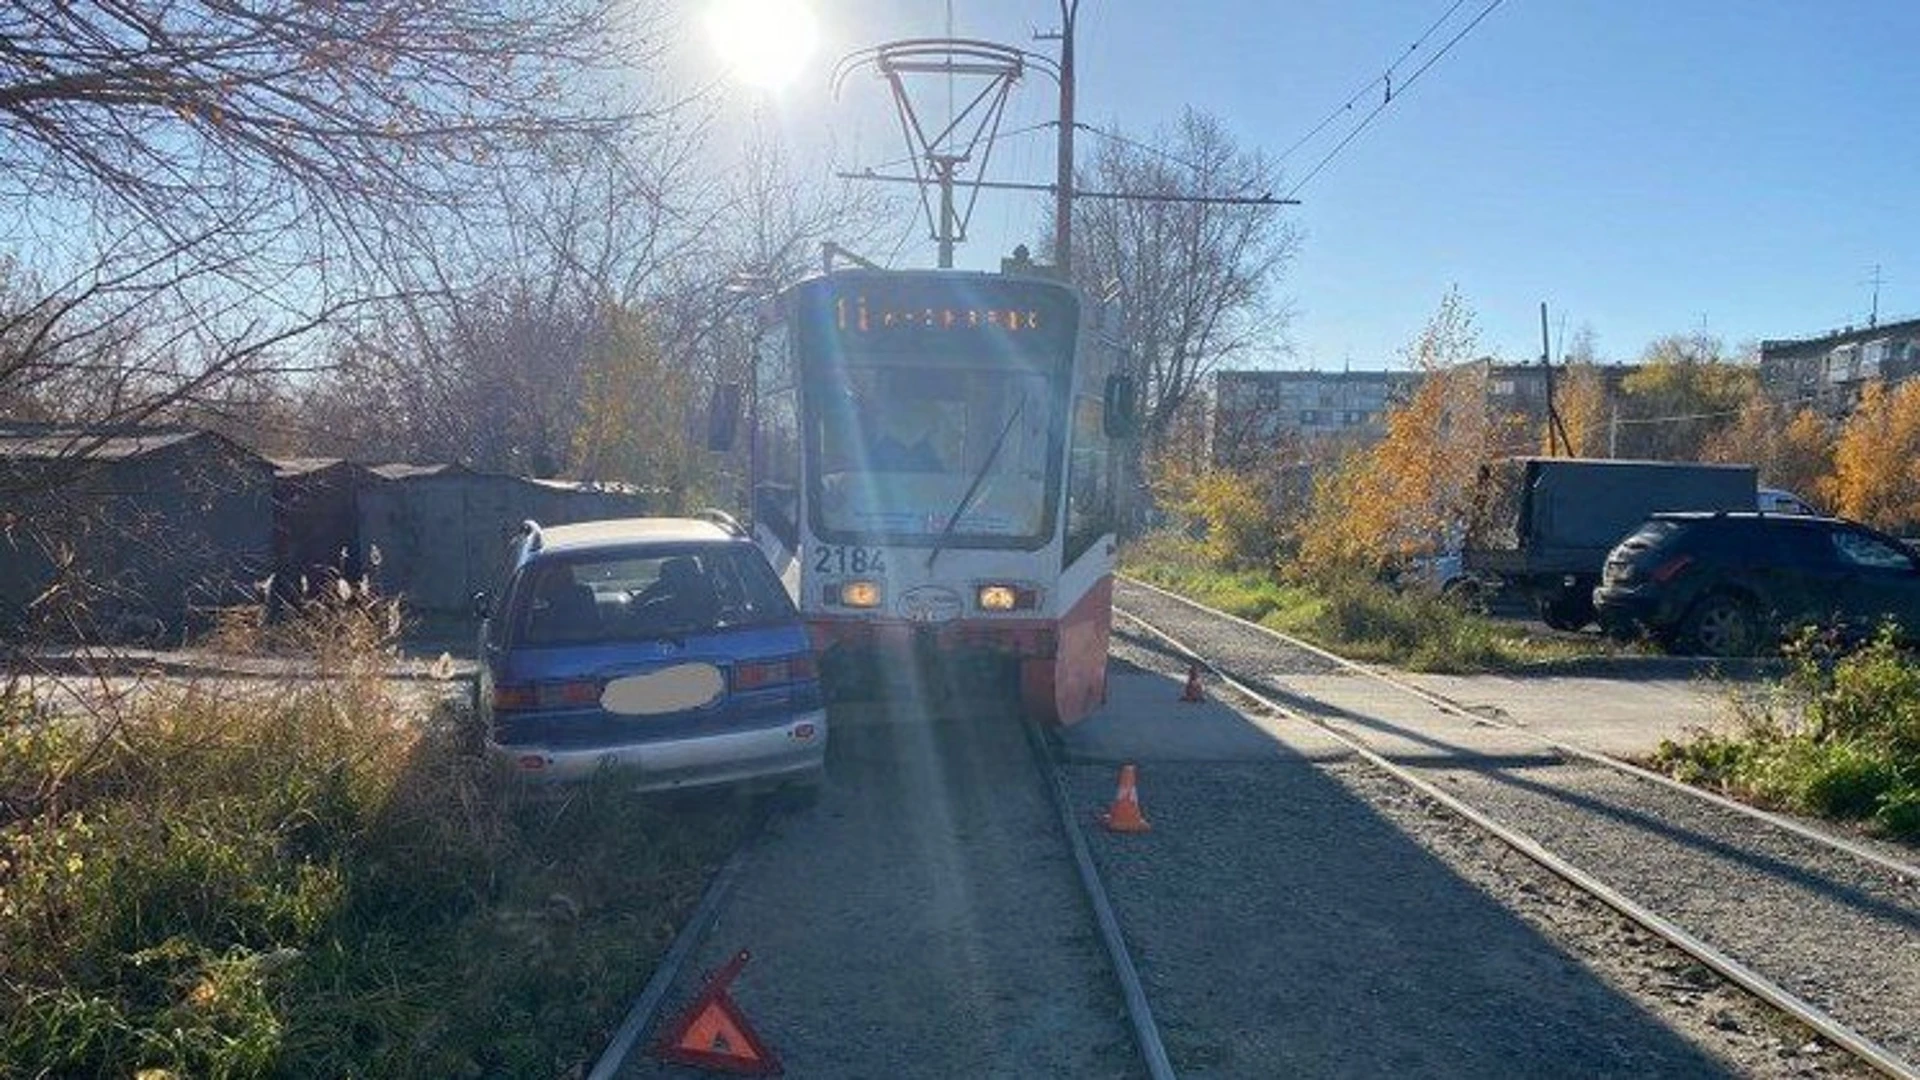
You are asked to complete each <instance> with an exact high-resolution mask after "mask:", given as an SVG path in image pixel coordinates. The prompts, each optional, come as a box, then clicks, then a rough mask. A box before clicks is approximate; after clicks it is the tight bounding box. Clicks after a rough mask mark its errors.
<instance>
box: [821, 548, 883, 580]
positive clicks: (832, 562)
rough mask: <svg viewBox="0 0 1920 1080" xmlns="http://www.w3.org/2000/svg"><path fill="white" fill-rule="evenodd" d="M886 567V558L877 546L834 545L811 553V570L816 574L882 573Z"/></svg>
mask: <svg viewBox="0 0 1920 1080" xmlns="http://www.w3.org/2000/svg"><path fill="white" fill-rule="evenodd" d="M886 569H887V564H886V560H885V558H884V557H883V556H882V553H881V549H879V548H864V547H841V546H838V545H835V546H830V547H822V548H818V549H816V550H815V551H814V553H813V570H814V572H815V573H817V574H882V573H885V572H886Z"/></svg>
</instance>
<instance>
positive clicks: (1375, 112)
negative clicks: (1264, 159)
mask: <svg viewBox="0 0 1920 1080" xmlns="http://www.w3.org/2000/svg"><path fill="white" fill-rule="evenodd" d="M1503 2H1505V0H1491V2H1490V3H1488V4H1487V6H1486V7H1484V8H1481V9H1480V13H1479V14H1478V15H1475V16H1474V17H1473V20H1472V21H1471V22H1469V23H1467V25H1465V26H1463V27H1461V28H1460V31H1459V32H1458V33H1456V34H1454V35H1453V36H1452V37H1450V38H1448V39H1447V43H1446V44H1445V45H1442V46H1440V50H1439V51H1438V52H1436V53H1434V54H1433V55H1432V56H1430V57H1428V58H1427V60H1426V62H1425V63H1423V64H1421V65H1420V66H1419V67H1417V68H1415V69H1413V74H1411V75H1408V76H1407V78H1406V81H1405V82H1403V83H1401V84H1400V89H1399V90H1398V91H1397V92H1394V91H1392V90H1391V84H1390V83H1389V92H1388V93H1386V94H1384V95H1382V97H1381V99H1380V104H1378V105H1375V106H1374V107H1373V109H1372V111H1370V112H1368V113H1367V115H1366V116H1364V117H1362V118H1361V120H1360V123H1359V124H1358V125H1356V126H1355V127H1354V129H1353V130H1352V131H1349V132H1347V135H1346V137H1345V138H1343V139H1341V140H1340V141H1339V142H1338V143H1336V144H1335V145H1334V147H1333V149H1332V150H1329V151H1327V155H1326V156H1325V157H1323V158H1321V159H1320V160H1319V161H1318V162H1317V163H1315V165H1314V166H1313V168H1311V169H1309V170H1307V174H1306V175H1305V176H1302V177H1301V178H1300V180H1299V182H1298V183H1295V184H1294V185H1293V187H1292V188H1291V189H1290V190H1289V191H1288V192H1287V197H1288V198H1293V197H1294V196H1296V195H1298V194H1299V193H1300V189H1301V188H1303V187H1306V186H1307V182H1308V181H1310V180H1312V179H1313V178H1314V177H1316V176H1318V175H1320V172H1321V170H1323V169H1325V168H1326V167H1327V166H1328V165H1329V164H1330V163H1332V161H1333V159H1334V158H1336V157H1339V156H1340V152H1341V151H1342V150H1345V149H1346V148H1347V147H1348V146H1349V145H1351V144H1352V143H1353V140H1355V139H1357V138H1359V137H1360V133H1361V132H1363V131H1365V130H1367V128H1368V127H1370V126H1372V124H1373V122H1374V120H1375V119H1377V118H1378V117H1379V115H1380V114H1381V113H1383V112H1385V111H1386V110H1387V106H1389V105H1391V104H1393V103H1394V102H1395V101H1397V100H1399V99H1400V98H1402V97H1404V96H1406V92H1407V91H1408V90H1410V89H1412V87H1413V84H1414V83H1416V82H1419V81H1420V76H1422V75H1424V74H1426V73H1427V71H1428V69H1430V68H1432V67H1433V65H1435V64H1437V63H1439V62H1440V58H1441V57H1443V56H1445V55H1447V53H1449V52H1451V51H1453V47H1454V46H1455V45H1458V44H1460V40H1461V39H1462V38H1464V37H1466V36H1467V35H1468V34H1470V33H1472V32H1473V29H1474V27H1476V26H1479V25H1480V24H1481V23H1482V22H1484V21H1485V20H1486V17H1487V16H1489V15H1491V14H1493V12H1494V9H1495V8H1498V7H1499V6H1500V5H1501V4H1502V3H1503ZM1456 6H1457V5H1456ZM1382 78H1385V76H1383V77H1382Z"/></svg>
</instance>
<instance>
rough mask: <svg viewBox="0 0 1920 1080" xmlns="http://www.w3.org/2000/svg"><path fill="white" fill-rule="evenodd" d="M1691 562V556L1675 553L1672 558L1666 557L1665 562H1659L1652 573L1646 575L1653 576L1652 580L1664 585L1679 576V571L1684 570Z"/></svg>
mask: <svg viewBox="0 0 1920 1080" xmlns="http://www.w3.org/2000/svg"><path fill="white" fill-rule="evenodd" d="M1692 564H1693V556H1691V555H1676V556H1674V557H1673V558H1671V559H1668V560H1667V561H1666V562H1663V563H1661V564H1660V565H1659V566H1656V567H1654V568H1653V573H1651V574H1649V575H1647V576H1648V577H1651V578H1653V580H1655V581H1657V582H1660V583H1661V584H1662V585H1664V584H1666V583H1667V582H1669V581H1672V580H1673V579H1674V578H1676V577H1679V576H1680V572H1681V571H1682V570H1685V569H1686V568H1687V567H1688V566H1691V565H1692Z"/></svg>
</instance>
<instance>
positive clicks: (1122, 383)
mask: <svg viewBox="0 0 1920 1080" xmlns="http://www.w3.org/2000/svg"><path fill="white" fill-rule="evenodd" d="M1102 404H1103V406H1104V408H1103V410H1102V415H1101V423H1102V425H1103V426H1105V428H1106V429H1107V438H1109V439H1131V438H1133V436H1134V435H1135V434H1136V433H1138V431H1139V429H1140V416H1139V413H1138V411H1137V401H1136V399H1135V397H1134V391H1133V376H1131V375H1109V376H1107V386H1106V394H1105V399H1104V401H1103V403H1102Z"/></svg>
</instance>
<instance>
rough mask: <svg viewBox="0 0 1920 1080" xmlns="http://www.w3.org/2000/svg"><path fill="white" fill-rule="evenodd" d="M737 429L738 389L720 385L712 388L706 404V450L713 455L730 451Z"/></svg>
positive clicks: (731, 385) (730, 385)
mask: <svg viewBox="0 0 1920 1080" xmlns="http://www.w3.org/2000/svg"><path fill="white" fill-rule="evenodd" d="M739 429H740V387H739V385H738V384H736V383H721V384H720V385H718V386H716V387H714V388H713V399H712V400H711V401H709V402H708V403H707V449H709V450H712V451H714V452H715V453H726V452H727V451H729V450H732V449H733V441H734V439H735V438H736V437H737V436H738V435H739Z"/></svg>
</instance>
